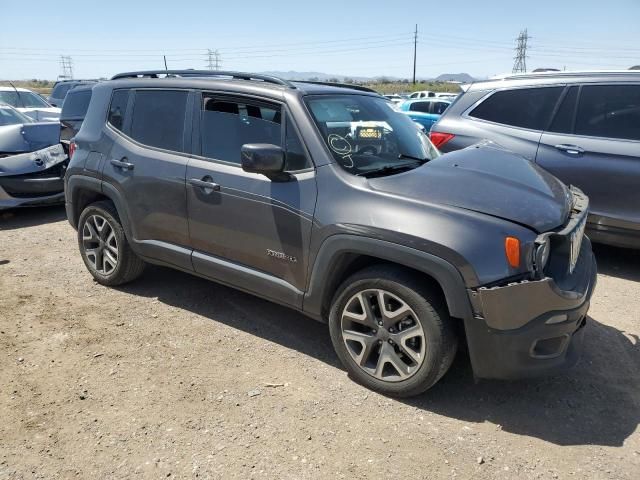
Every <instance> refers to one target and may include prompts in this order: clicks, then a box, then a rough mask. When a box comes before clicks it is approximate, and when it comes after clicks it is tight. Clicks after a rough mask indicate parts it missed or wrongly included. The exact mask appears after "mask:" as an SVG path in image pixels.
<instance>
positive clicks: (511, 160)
mask: <svg viewBox="0 0 640 480" xmlns="http://www.w3.org/2000/svg"><path fill="white" fill-rule="evenodd" d="M369 184H370V186H371V187H372V188H373V189H374V190H377V191H381V192H385V193H391V194H396V195H398V196H404V197H408V198H412V199H415V200H418V201H425V202H430V203H437V204H443V205H448V206H453V207H458V208H464V209H466V210H472V211H474V212H479V213H483V214H486V215H491V216H494V217H498V218H501V219H505V220H508V221H510V222H514V223H518V224H520V225H524V226H526V227H529V228H530V229H532V230H535V231H536V232H538V233H540V232H544V231H548V230H551V229H553V228H556V227H558V226H559V225H562V224H563V223H564V222H565V220H566V218H567V216H568V215H569V211H570V209H571V202H572V199H571V193H570V191H569V189H568V188H567V187H566V186H565V185H564V184H563V183H562V182H560V180H558V179H557V178H555V177H554V176H553V175H551V174H549V173H547V172H546V171H544V170H542V169H541V168H540V167H538V166H537V165H535V164H533V163H532V162H530V161H528V160H526V159H525V158H523V157H521V156H519V155H516V154H514V153H511V152H509V151H506V150H503V149H501V148H497V147H495V146H491V145H486V144H485V145H476V146H472V147H468V148H465V149H463V150H458V151H456V152H452V153H448V154H446V155H443V156H441V157H439V158H436V159H434V160H432V161H430V162H429V163H427V164H425V165H423V166H422V167H419V168H416V169H414V170H411V171H409V172H405V173H401V174H398V175H391V176H388V177H379V178H372V179H370V180H369Z"/></svg>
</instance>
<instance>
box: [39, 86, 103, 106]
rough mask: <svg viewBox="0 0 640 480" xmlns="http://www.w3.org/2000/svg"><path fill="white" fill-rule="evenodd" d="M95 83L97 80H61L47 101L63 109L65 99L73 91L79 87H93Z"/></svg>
mask: <svg viewBox="0 0 640 480" xmlns="http://www.w3.org/2000/svg"><path fill="white" fill-rule="evenodd" d="M94 83H97V80H61V81H59V82H56V83H55V84H54V85H53V89H52V90H51V95H49V97H47V100H48V101H49V103H50V104H51V105H53V106H54V107H62V104H63V103H64V99H65V98H66V96H67V93H68V92H69V91H71V89H73V88H75V87H77V86H78V85H92V84H94Z"/></svg>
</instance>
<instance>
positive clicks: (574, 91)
mask: <svg viewBox="0 0 640 480" xmlns="http://www.w3.org/2000/svg"><path fill="white" fill-rule="evenodd" d="M578 88H579V87H571V88H569V91H568V92H567V94H566V95H565V96H564V99H562V103H561V104H560V108H558V111H557V112H556V116H555V117H554V119H553V122H551V126H550V127H549V130H550V131H552V132H557V133H572V132H573V119H574V118H575V113H576V102H577V100H578Z"/></svg>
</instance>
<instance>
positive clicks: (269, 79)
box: [111, 69, 296, 88]
mask: <svg viewBox="0 0 640 480" xmlns="http://www.w3.org/2000/svg"><path fill="white" fill-rule="evenodd" d="M160 75H164V76H165V77H231V78H233V79H237V80H258V81H262V82H266V83H273V84H276V85H283V86H285V87H288V88H296V87H295V85H293V84H292V83H291V82H290V81H288V80H283V79H282V78H278V77H273V76H271V75H260V74H257V73H244V72H227V71H222V70H192V69H187V70H143V71H139V72H125V73H118V74H117V75H114V76H113V77H111V80H119V79H123V78H160Z"/></svg>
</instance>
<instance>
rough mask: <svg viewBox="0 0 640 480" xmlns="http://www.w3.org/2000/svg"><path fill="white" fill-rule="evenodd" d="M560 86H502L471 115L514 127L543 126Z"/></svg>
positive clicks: (544, 126)
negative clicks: (514, 88) (507, 88)
mask: <svg viewBox="0 0 640 480" xmlns="http://www.w3.org/2000/svg"><path fill="white" fill-rule="evenodd" d="M562 90H563V87H545V88H520V89H517V90H503V91H500V92H496V93H494V94H493V95H491V96H490V97H489V98H487V99H486V100H485V101H484V102H482V103H481V104H480V105H478V106H477V107H476V108H475V109H474V110H473V111H472V112H471V116H472V117H476V118H481V119H483V120H489V121H491V122H496V123H504V124H506V125H512V126H514V127H522V128H530V129H533V130H543V129H544V128H546V126H547V122H548V121H549V119H550V117H551V113H552V112H553V108H554V107H555V104H556V102H557V101H558V97H560V93H561V92H562Z"/></svg>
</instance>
